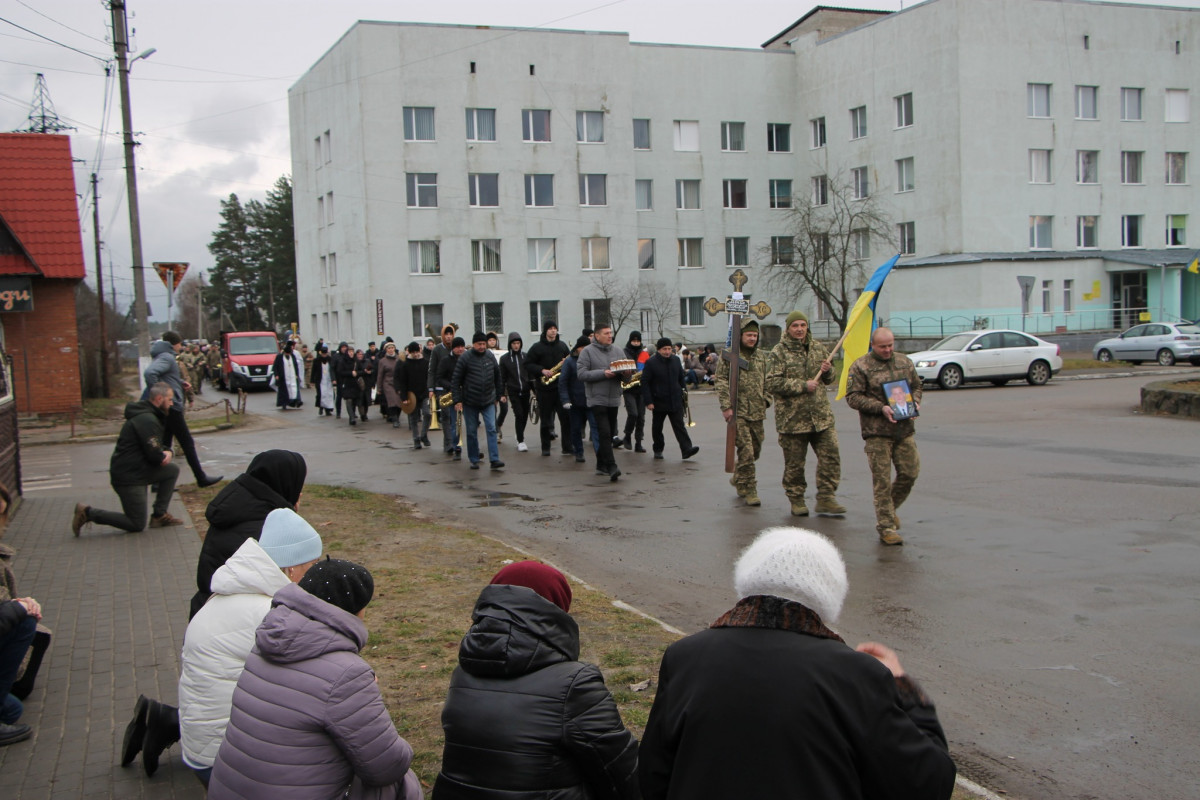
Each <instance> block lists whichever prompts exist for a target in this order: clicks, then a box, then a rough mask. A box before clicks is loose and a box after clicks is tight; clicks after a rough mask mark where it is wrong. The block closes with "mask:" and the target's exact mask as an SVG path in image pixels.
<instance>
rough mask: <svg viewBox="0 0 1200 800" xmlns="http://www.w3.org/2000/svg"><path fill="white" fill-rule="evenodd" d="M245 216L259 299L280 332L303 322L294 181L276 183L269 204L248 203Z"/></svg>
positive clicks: (270, 320)
mask: <svg viewBox="0 0 1200 800" xmlns="http://www.w3.org/2000/svg"><path fill="white" fill-rule="evenodd" d="M245 215H246V227H247V231H248V252H249V254H250V260H251V261H252V262H253V263H254V265H255V272H254V274H255V284H254V291H255V295H256V296H257V298H258V302H259V306H260V307H261V308H262V309H263V310H264V311H265V312H266V316H267V319H268V322H269V324H271V325H272V326H274V328H275V330H276V331H279V330H282V329H284V328H286V327H288V326H289V325H290V324H291V323H293V322H297V321H299V308H298V305H297V299H296V235H295V229H294V226H293V222H292V181H291V179H290V178H288V176H286V175H284V176H281V177H280V178H279V180H277V181H275V186H274V187H273V188H271V189H270V190H269V191H268V192H267V198H266V202H262V203H260V202H259V201H257V200H251V201H250V202H248V203H246V207H245Z"/></svg>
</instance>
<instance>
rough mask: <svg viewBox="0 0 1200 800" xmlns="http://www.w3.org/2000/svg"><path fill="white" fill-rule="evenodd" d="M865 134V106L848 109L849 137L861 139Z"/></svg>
mask: <svg viewBox="0 0 1200 800" xmlns="http://www.w3.org/2000/svg"><path fill="white" fill-rule="evenodd" d="M866 135H867V107H866V106H858V107H857V108H852V109H850V138H851V139H861V138H863V137H864V136H866Z"/></svg>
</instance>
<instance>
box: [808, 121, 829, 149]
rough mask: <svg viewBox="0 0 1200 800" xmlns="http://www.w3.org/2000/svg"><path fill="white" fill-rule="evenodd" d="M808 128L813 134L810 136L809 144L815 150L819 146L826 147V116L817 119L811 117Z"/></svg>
mask: <svg viewBox="0 0 1200 800" xmlns="http://www.w3.org/2000/svg"><path fill="white" fill-rule="evenodd" d="M808 128H809V133H810V134H811V136H810V138H809V146H810V147H812V148H813V149H814V150H815V149H817V148H818V147H824V146H825V118H824V117H817V118H816V119H810V120H809V121H808Z"/></svg>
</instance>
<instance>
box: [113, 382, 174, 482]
mask: <svg viewBox="0 0 1200 800" xmlns="http://www.w3.org/2000/svg"><path fill="white" fill-rule="evenodd" d="M166 417H167V415H166V413H165V412H163V411H159V410H158V409H157V408H155V407H154V406H153V405H152V404H151V403H150V401H149V400H138V401H137V402H135V403H128V404H126V406H125V424H124V425H123V426H121V433H120V434H119V435H118V436H117V446H116V447H114V448H113V454H112V458H111V459H110V460H109V462H108V479H109V483H111V484H112V485H113V486H137V485H139V484H149V483H150V476H151V475H152V474H154V471H155V470H157V469H158V468H159V467H161V466H162V462H163V450H164V448H163V446H162V441H163V420H164V419H166Z"/></svg>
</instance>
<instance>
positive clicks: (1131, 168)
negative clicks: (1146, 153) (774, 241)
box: [1121, 150, 1143, 183]
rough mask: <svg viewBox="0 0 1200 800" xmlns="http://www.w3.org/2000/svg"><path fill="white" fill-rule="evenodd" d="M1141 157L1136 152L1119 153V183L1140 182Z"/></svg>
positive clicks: (1125, 151)
mask: <svg viewBox="0 0 1200 800" xmlns="http://www.w3.org/2000/svg"><path fill="white" fill-rule="evenodd" d="M1142 155H1143V154H1142V153H1141V152H1139V151H1136V150H1122V151H1121V183H1141V182H1142Z"/></svg>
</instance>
